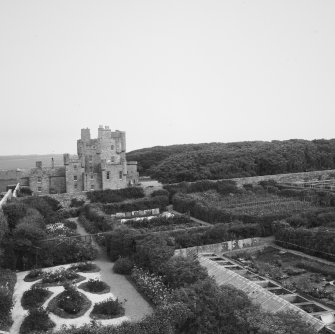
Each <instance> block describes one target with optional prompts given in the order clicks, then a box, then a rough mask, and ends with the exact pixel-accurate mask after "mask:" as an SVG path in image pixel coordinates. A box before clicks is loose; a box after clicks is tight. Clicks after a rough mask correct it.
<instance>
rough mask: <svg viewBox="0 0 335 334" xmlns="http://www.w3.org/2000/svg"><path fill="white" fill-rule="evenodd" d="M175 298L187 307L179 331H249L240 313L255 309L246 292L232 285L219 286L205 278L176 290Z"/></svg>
mask: <svg viewBox="0 0 335 334" xmlns="http://www.w3.org/2000/svg"><path fill="white" fill-rule="evenodd" d="M174 298H175V299H176V300H177V301H180V302H183V303H184V304H186V305H187V307H188V309H189V310H190V316H189V318H188V319H187V320H186V321H185V322H184V323H183V324H182V325H181V328H180V329H179V330H180V333H185V334H191V333H192V334H193V333H201V334H212V333H217V334H233V333H239V334H249V333H251V331H250V330H251V327H250V326H249V324H248V322H247V319H244V318H242V317H240V316H238V313H237V312H238V311H239V312H242V313H243V312H250V310H252V309H254V308H256V309H257V307H256V306H253V305H252V304H251V301H250V300H249V299H248V297H247V295H246V294H245V293H244V292H242V291H239V290H237V289H235V288H234V287H231V286H222V287H219V286H218V285H216V283H215V282H214V281H213V280H212V279H210V278H208V279H206V280H204V281H197V282H196V283H195V284H193V285H191V286H189V287H186V288H180V289H177V290H176V291H175V292H174Z"/></svg>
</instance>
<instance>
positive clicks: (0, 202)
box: [0, 189, 13, 209]
mask: <svg viewBox="0 0 335 334" xmlns="http://www.w3.org/2000/svg"><path fill="white" fill-rule="evenodd" d="M12 194H13V192H12V190H11V189H9V190H8V191H7V193H6V195H5V196H4V197H3V198H2V199H1V201H0V209H1V208H2V206H3V205H5V204H6V203H7V201H8V200H10V199H11V198H12Z"/></svg>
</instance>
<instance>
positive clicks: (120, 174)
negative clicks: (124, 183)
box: [119, 171, 122, 180]
mask: <svg viewBox="0 0 335 334" xmlns="http://www.w3.org/2000/svg"><path fill="white" fill-rule="evenodd" d="M119 177H120V180H122V171H120V172H119Z"/></svg>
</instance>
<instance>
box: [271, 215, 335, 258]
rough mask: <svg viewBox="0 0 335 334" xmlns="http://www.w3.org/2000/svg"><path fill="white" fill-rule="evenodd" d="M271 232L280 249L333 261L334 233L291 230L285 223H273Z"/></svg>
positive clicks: (334, 255)
mask: <svg viewBox="0 0 335 334" xmlns="http://www.w3.org/2000/svg"><path fill="white" fill-rule="evenodd" d="M273 230H274V235H275V238H276V242H277V243H278V244H279V245H280V246H282V247H286V248H290V249H296V250H299V251H301V252H304V253H307V254H310V255H313V256H318V257H321V258H325V259H329V260H334V259H335V243H334V238H335V232H334V231H329V230H328V229H324V228H318V229H313V230H312V229H307V228H304V227H298V228H293V227H291V226H290V225H289V224H288V223H287V222H285V221H280V222H275V223H274V224H273Z"/></svg>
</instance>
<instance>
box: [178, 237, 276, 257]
mask: <svg viewBox="0 0 335 334" xmlns="http://www.w3.org/2000/svg"><path fill="white" fill-rule="evenodd" d="M272 240H273V238H248V239H240V240H230V241H224V242H220V243H218V244H211V245H203V246H195V247H189V248H182V249H176V250H175V255H181V256H187V255H194V254H198V253H216V254H222V253H225V252H229V251H234V250H241V249H245V248H250V247H258V246H265V245H268V244H270V243H271V242H272Z"/></svg>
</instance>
